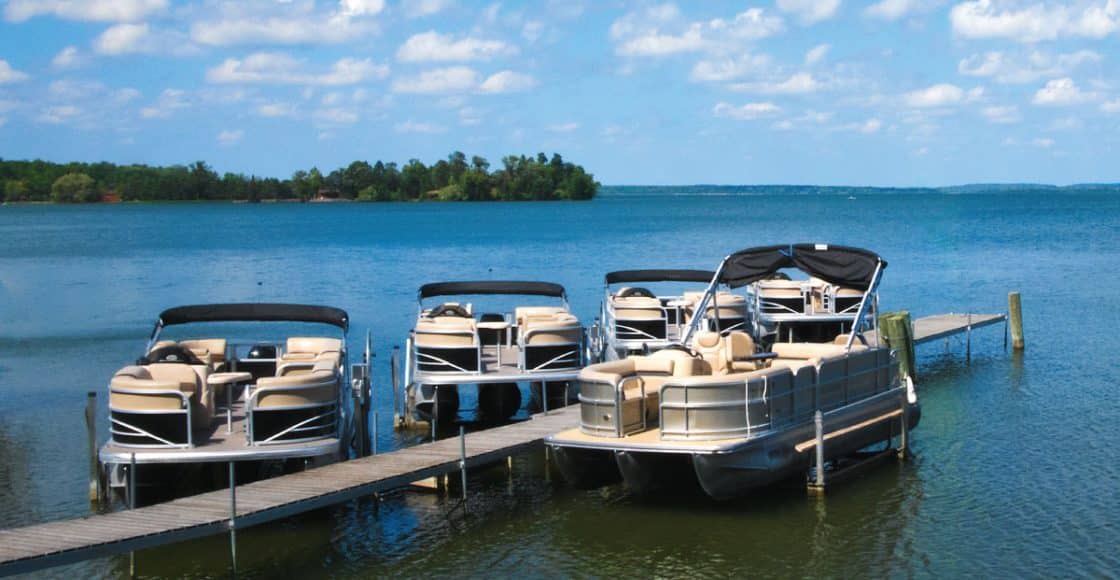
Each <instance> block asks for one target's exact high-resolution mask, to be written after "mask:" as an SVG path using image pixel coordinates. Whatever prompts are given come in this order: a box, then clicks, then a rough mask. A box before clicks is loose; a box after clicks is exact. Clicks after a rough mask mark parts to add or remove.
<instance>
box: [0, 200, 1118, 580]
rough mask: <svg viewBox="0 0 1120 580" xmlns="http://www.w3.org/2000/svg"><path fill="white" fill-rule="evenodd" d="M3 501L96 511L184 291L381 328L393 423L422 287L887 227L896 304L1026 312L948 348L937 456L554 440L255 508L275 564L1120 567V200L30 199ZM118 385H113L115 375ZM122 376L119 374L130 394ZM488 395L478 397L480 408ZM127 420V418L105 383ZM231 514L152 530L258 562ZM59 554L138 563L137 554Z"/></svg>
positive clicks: (7, 519) (8, 295)
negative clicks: (92, 421)
mask: <svg viewBox="0 0 1120 580" xmlns="http://www.w3.org/2000/svg"><path fill="white" fill-rule="evenodd" d="M0 239H2V240H3V244H0V528H8V527H14V526H20V525H27V524H33V523H37V522H44V521H49V520H57V519H63V518H69V517H75V516H80V515H84V514H86V513H88V510H89V507H88V504H87V502H86V452H85V428H84V424H83V419H82V412H83V408H84V404H85V392H86V391H88V390H97V391H99V392H103V389H104V386H105V384H106V381H107V379H108V377H109V376H110V375H111V374H112V372H113V371H114V370H116V369H117V368H118V367H120V366H122V365H123V364H125V363H126V362H128V361H130V360H133V359H134V358H135V357H136V356H137V355H138V354H139V352H140V351H141V350H142V349H143V346H144V342H145V339H146V336H147V333H148V332H149V330H150V326H151V324H152V323H153V322H154V317H155V315H156V314H157V313H158V312H159V311H160V310H162V309H163V308H166V307H168V306H173V305H177V304H183V303H197V302H220V301H257V300H260V301H287V302H320V303H325V304H331V305H335V306H339V307H342V308H345V309H346V310H348V311H349V312H350V314H351V320H352V332H351V343H352V347H357V345H358V341H359V337H360V336H361V335H363V334H364V331H365V330H366V329H369V330H371V331H372V333H373V336H374V345H375V350H376V351H377V353H378V354H379V357H378V360H377V368H376V373H377V379H378V385H379V386H380V387H381V390H380V399H379V401H380V405H379V407H380V408H381V410H382V413H381V417H382V423H381V429H380V440H379V444H380V447H381V448H382V449H387V448H391V447H399V446H402V445H407V444H409V443H411V442H414V441H415V440H416V439H417V438H418V437H419V436H417V435H406V434H396V433H393V431H392V430H391V429H390V425H389V423H390V421H389V419H388V417H389V416H391V411H390V407H391V396H390V395H389V391H388V389H387V387H386V385H387V383H388V374H389V373H388V360H389V356H388V354H389V352H390V349H391V347H392V346H393V345H395V344H400V343H402V342H403V338H404V336H405V333H406V332H407V330H408V327H409V324H410V321H411V319H412V317H413V316H415V296H416V294H415V293H416V288H417V287H418V286H419V285H420V284H422V283H425V282H430V281H438V280H447V279H479V278H481V279H502V278H507V279H508V278H518V279H544V280H551V281H555V282H560V283H562V284H564V285H565V286H566V287H567V288H568V294H569V297H570V299H571V302H572V307H573V309H574V310H575V312H576V313H577V314H579V315H580V316H581V317H583V318H584V319H586V320H590V319H591V318H593V317H594V315H595V312H596V311H597V307H598V302H599V299H600V298H601V292H602V286H601V284H602V276H603V274H604V273H605V272H607V271H610V270H613V269H622V268H640V267H701V268H712V267H714V266H715V265H716V263H717V262H718V260H719V259H720V258H721V257H722V256H723V255H725V254H727V253H729V252H730V251H734V250H737V249H740V248H744V247H748V246H754V245H763V244H771V243H784V242H787V241H828V242H833V243H844V244H849V245H856V246H863V247H867V248H871V249H873V250H876V251H878V252H879V253H881V254H882V255H883V256H884V257H885V258H886V259H887V260H888V261H889V262H890V266H889V268H888V269H887V271H886V275H885V279H884V283H883V285H882V288H881V296H882V306H883V308H884V309H885V310H892V309H909V310H910V311H911V312H912V313H913V314H914V315H915V316H921V315H925V314H934V313H940V312H949V311H956V312H966V311H971V312H1000V311H1003V310H1005V309H1006V295H1007V292H1008V291H1009V290H1020V291H1022V293H1023V304H1024V318H1025V324H1026V332H1027V341H1028V350H1027V351H1026V352H1025V354H1021V355H1020V354H1012V353H1008V352H1005V351H1004V349H1003V333H1002V329H998V328H996V329H985V330H982V331H977V333H976V334H975V336H974V340H973V345H972V360H971V363H966V361H965V358H964V345H963V343H962V342H961V341H960V340H958V339H954V340H952V341H950V342H949V343H948V345H944V344H935V345H929V346H925V347H922V349H921V350H920V355H921V356H920V358H921V363H922V367H921V377H920V380H919V392H920V395H921V399H922V405H923V419H922V423H921V425H920V427H919V428H918V429H917V430H916V431H915V433H914V441H913V445H914V450H915V452H916V458H915V460H914V461H912V462H910V463H907V464H902V465H898V464H890V465H887V466H885V467H883V468H881V469H877V470H875V471H873V472H870V473H868V474H867V475H866V476H865V477H863V478H862V479H860V480H858V481H857V482H855V483H853V484H850V485H846V486H843V487H841V488H838V489H835V490H834V491H833V492H832V493H830V494H829V496H828V497H827V498H825V499H824V500H818V499H814V498H808V497H806V495H805V493H804V491H803V490H800V489H796V488H778V489H773V490H768V491H766V492H764V493H759V494H756V495H755V496H753V497H749V498H746V499H744V500H742V501H737V502H734V503H730V504H716V503H712V502H709V501H707V500H704V499H701V498H695V497H688V498H660V499H656V500H650V499H643V498H637V497H632V496H630V495H628V494H627V493H626V491H625V489H624V488H622V487H619V486H615V487H608V488H603V489H600V490H595V491H590V492H585V491H577V490H573V489H571V488H568V487H566V486H565V485H564V484H563V482H562V481H561V480H560V478H559V474H558V473H556V472H555V471H554V468H551V467H550V466H549V465H548V464H547V463H546V460H545V457H544V455H543V452H536V453H529V454H523V455H519V456H517V457H515V460H514V464H513V469H512V471H507V469H506V468H505V466H501V467H497V468H494V469H490V470H486V471H480V472H476V473H472V475H471V480H470V486H469V487H470V500H469V501H468V504H467V506H466V509H463V506H461V505H459V504H458V502H457V500H455V499H442V498H439V497H436V496H432V495H426V494H421V493H416V492H412V491H401V492H396V493H393V494H390V495H389V496H387V497H385V498H384V501H383V502H382V503H381V505H380V507H379V508H378V507H377V506H375V505H374V503H373V502H372V501H361V502H354V503H351V504H347V505H343V506H338V507H335V508H332V509H330V510H323V511H321V512H317V513H313V514H307V515H304V516H301V517H299V518H294V519H292V520H288V521H284V522H280V523H276V524H271V525H266V526H260V527H257V528H252V529H249V530H243V531H241V532H239V534H238V538H239V544H238V552H239V571H240V572H241V573H242V574H243V575H246V576H250V577H273V576H277V575H281V574H282V575H285V576H298V577H327V576H330V577H337V576H343V577H348V576H387V575H398V576H420V575H427V574H449V575H469V576H509V575H513V574H532V575H540V576H546V577H548V576H552V577H564V576H573V575H575V576H652V575H657V576H680V575H687V576H698V577H699V576H704V577H710V576H728V575H747V574H752V575H753V574H760V575H764V576H804V575H828V576H842V577H850V576H868V575H870V576H883V575H892V576H909V575H916V576H926V575H938V576H964V575H985V576H991V575H995V574H1001V575H1002V574H1008V575H1014V576H1037V575H1040V576H1070V575H1074V576H1098V577H1099V576H1111V575H1116V574H1118V573H1120V485H1117V481H1118V479H1120V452H1118V449H1120V429H1118V428H1117V425H1120V395H1118V393H1120V390H1118V379H1120V365H1118V364H1117V363H1116V359H1115V351H1116V347H1117V345H1118V341H1117V338H1116V336H1117V329H1118V328H1120V294H1117V290H1116V289H1117V288H1120V199H1117V198H1114V197H1108V196H1104V195H1062V196H1051V195H975V196H973V195H961V196H947V195H931V196H912V197H910V196H908V197H885V196H883V197H871V196H865V197H861V198H859V199H856V200H848V199H844V198H839V197H817V196H812V197H809V196H772V197H771V196H749V197H736V196H727V197H689V196H613V197H610V196H609V197H603V198H600V199H598V200H596V201H593V202H589V203H566V204H565V203H540V204H537V203H521V204H487V205H481V204H479V205H475V204H377V205H355V204H346V205H328V204H323V205H304V206H296V205H261V206H247V205H143V206H88V207H50V206H5V207H0ZM102 399H103V397H102ZM102 402H103V401H102ZM469 410H470V409H469V405H468V408H467V409H465V412H469ZM99 411H101V413H100V414H101V416H99V429H100V433H101V434H102V437H105V436H106V433H107V422H106V417H105V416H104V412H103V410H99ZM228 564H229V549H228V539H227V538H225V537H216V538H209V539H206V540H201V541H196V542H191V543H187V544H179V545H176V546H172V547H167V548H161V549H157V550H149V551H147V552H142V553H139V554H137V571H138V572H139V573H140V574H141V575H151V576H197V577H205V576H215V575H217V576H222V575H225V574H227V573H228ZM52 573H55V574H70V573H74V574H80V575H82V576H90V575H92V576H104V577H116V576H127V574H128V558H127V557H118V558H105V559H101V560H97V561H93V562H87V563H83V564H80V565H76V566H72V567H69V568H68V569H57V570H53V571H52Z"/></svg>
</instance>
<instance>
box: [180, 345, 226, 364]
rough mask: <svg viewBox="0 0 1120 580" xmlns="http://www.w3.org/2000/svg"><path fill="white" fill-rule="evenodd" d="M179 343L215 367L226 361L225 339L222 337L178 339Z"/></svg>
mask: <svg viewBox="0 0 1120 580" xmlns="http://www.w3.org/2000/svg"><path fill="white" fill-rule="evenodd" d="M179 345H180V346H182V347H185V348H188V349H190V351H191V352H192V353H194V356H196V357H198V360H200V361H202V362H204V363H206V364H208V365H210V367H211V368H217V367H219V366H221V365H222V364H223V363H225V362H226V339H224V338H195V339H189V340H180V341H179Z"/></svg>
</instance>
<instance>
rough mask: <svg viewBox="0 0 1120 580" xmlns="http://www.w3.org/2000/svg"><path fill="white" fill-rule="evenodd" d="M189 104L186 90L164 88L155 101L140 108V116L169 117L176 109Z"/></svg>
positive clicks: (152, 117) (149, 117)
mask: <svg viewBox="0 0 1120 580" xmlns="http://www.w3.org/2000/svg"><path fill="white" fill-rule="evenodd" d="M189 106H190V103H188V102H187V99H186V92H184V91H182V90H180V89H164V90H163V92H162V93H160V95H159V98H158V99H156V101H155V102H154V103H152V104H151V105H149V106H147V107H144V108H143V109H140V117H141V118H144V119H167V118H169V117H171V115H173V114H174V113H175V111H178V110H180V109H185V108H187V107H189Z"/></svg>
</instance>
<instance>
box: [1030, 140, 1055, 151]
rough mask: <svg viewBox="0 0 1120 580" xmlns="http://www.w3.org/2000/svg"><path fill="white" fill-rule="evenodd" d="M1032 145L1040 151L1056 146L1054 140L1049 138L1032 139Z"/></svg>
mask: <svg viewBox="0 0 1120 580" xmlns="http://www.w3.org/2000/svg"><path fill="white" fill-rule="evenodd" d="M1031 145H1034V146H1035V147H1038V148H1040V149H1049V148H1051V147H1053V146H1054V140H1053V139H1051V138H1049V137H1036V138H1034V139H1031Z"/></svg>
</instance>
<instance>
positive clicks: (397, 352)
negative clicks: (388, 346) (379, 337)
mask: <svg viewBox="0 0 1120 580" xmlns="http://www.w3.org/2000/svg"><path fill="white" fill-rule="evenodd" d="M389 363H390V368H391V369H392V377H390V380H392V381H393V425H394V427H393V428H394V429H400V428H401V427H403V426H404V417H402V416H401V414H400V413H401V408H402V407H401V400H400V387H401V384H400V378H401V375H400V372H401V347H399V346H394V347H393V356H392V357H390V359H389Z"/></svg>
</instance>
